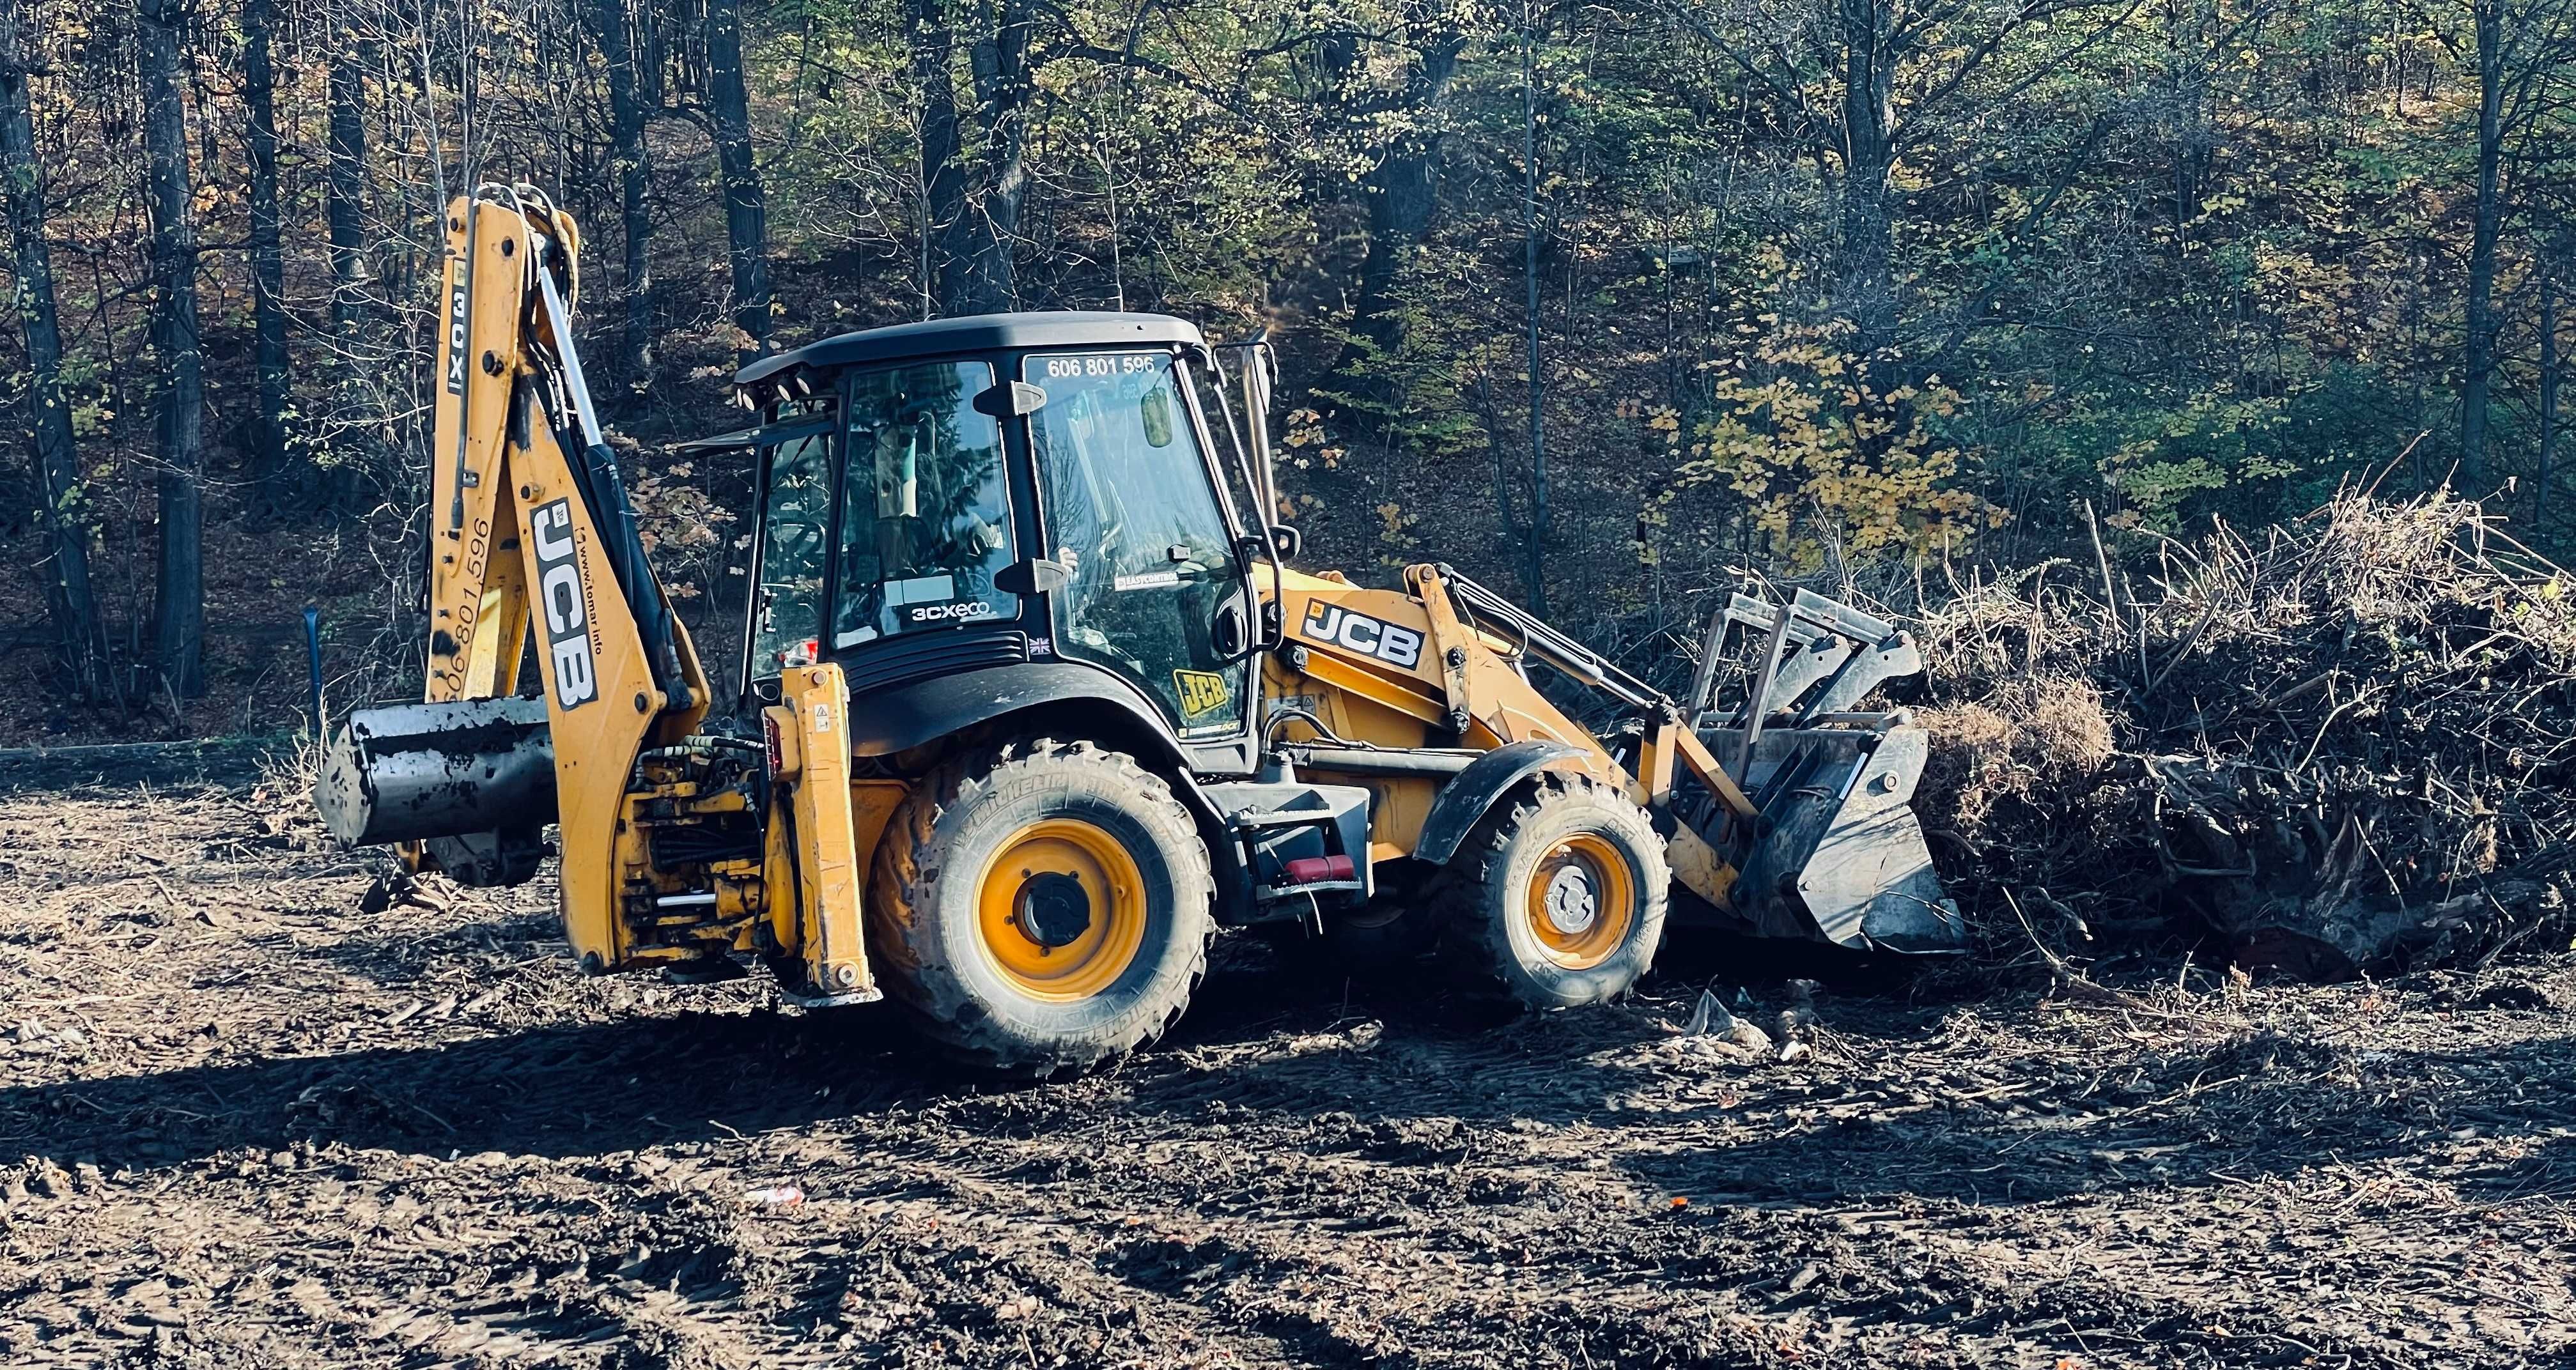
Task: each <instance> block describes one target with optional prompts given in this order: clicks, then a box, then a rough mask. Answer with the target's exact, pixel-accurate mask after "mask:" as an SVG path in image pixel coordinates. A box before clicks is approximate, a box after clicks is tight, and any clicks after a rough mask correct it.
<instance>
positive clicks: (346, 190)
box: [323, 23, 368, 367]
mask: <svg viewBox="0 0 2576 1370" xmlns="http://www.w3.org/2000/svg"><path fill="white" fill-rule="evenodd" d="M360 47H361V44H360V42H359V40H358V37H357V35H356V34H354V33H352V32H351V31H350V29H349V27H348V26H347V25H346V24H345V23H344V24H343V25H342V26H341V27H340V29H339V31H338V32H337V33H336V34H335V35H334V36H333V41H332V46H331V73H330V91H329V95H328V100H329V105H330V109H329V112H328V121H329V125H330V127H329V130H328V138H327V150H326V154H325V156H324V162H325V167H324V183H325V184H324V190H325V192H326V193H325V195H324V197H323V219H324V231H325V233H326V234H327V235H328V236H329V238H330V240H331V332H332V335H333V337H334V340H335V342H336V345H337V346H338V347H339V348H340V349H341V357H340V364H341V365H342V366H343V367H346V366H348V365H350V364H351V363H353V362H354V361H355V359H356V358H355V350H356V343H357V334H358V325H359V322H360V320H361V319H362V318H363V317H364V316H365V313H366V290H367V284H368V281H367V258H366V246H367V235H366V190H367V124H366V98H367V86H366V74H365V72H364V70H363V69H362V68H361V66H360V63H361V62H362V61H363V60H364V54H363V53H362V52H361V51H360V50H359V49H360Z"/></svg>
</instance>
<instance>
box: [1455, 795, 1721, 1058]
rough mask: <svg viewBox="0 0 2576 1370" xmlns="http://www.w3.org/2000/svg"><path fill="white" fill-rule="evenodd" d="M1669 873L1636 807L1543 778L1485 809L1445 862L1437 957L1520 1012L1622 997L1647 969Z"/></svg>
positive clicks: (1658, 936)
mask: <svg viewBox="0 0 2576 1370" xmlns="http://www.w3.org/2000/svg"><path fill="white" fill-rule="evenodd" d="M1671 884H1672V868H1671V865H1670V863H1669V862H1667V861H1666V859H1665V857H1664V844H1663V839H1662V838H1660V837H1658V836H1657V835H1656V833H1655V827H1654V824H1653V822H1652V821H1650V820H1649V819H1648V818H1647V817H1646V811H1645V810H1643V809H1641V808H1638V807H1637V806H1636V804H1634V803H1632V802H1631V801H1630V800H1629V799H1628V798H1627V797H1626V796H1625V795H1622V794H1620V793H1618V792H1617V791H1615V790H1612V789H1610V788H1609V787H1608V786H1605V785H1601V784H1598V783H1596V782H1594V781H1591V780H1588V779H1585V778H1583V777H1580V776H1556V775H1551V776H1547V777H1545V778H1543V779H1541V780H1540V781H1539V782H1538V784H1537V785H1536V786H1535V787H1533V788H1531V789H1528V790H1525V791H1523V792H1521V793H1519V794H1516V795H1514V796H1512V797H1510V798H1508V799H1506V800H1504V801H1503V802H1502V803H1500V804H1497V805H1496V806H1495V807H1494V811H1493V812H1491V813H1489V814H1487V815H1486V816H1485V818H1484V821H1482V822H1481V823H1479V824H1477V826H1476V829H1475V831H1474V832H1473V833H1472V834H1470V835H1469V837H1468V839H1467V842H1466V843H1465V844H1464V845H1462V846H1461V847H1460V848H1459V849H1458V854H1457V855H1456V856H1454V857H1452V858H1450V862H1449V867H1448V869H1447V870H1446V871H1445V872H1444V873H1443V879H1442V881H1441V893H1440V916H1441V936H1442V942H1443V950H1444V952H1445V954H1446V955H1447V956H1448V957H1449V958H1450V959H1451V960H1452V961H1453V962H1454V963H1456V965H1457V966H1458V968H1459V969H1460V970H1462V971H1463V972H1465V973H1466V975H1467V976H1468V978H1469V980H1470V982H1471V983H1473V984H1476V985H1478V986H1480V987H1482V988H1487V989H1491V990H1493V991H1495V992H1498V993H1499V994H1500V995H1501V996H1502V997H1504V998H1505V999H1508V1000H1510V1001H1511V1002H1513V1003H1515V1004H1518V1005H1519V1006H1521V1007H1522V1008H1525V1009H1531V1010H1540V1011H1544V1010H1551V1009H1564V1008H1577V1007H1580V1006H1582V1005H1585V1004H1597V1003H1602V1002H1605V1001H1607V1000H1610V999H1613V998H1616V997H1617V996H1619V995H1620V994H1622V993H1625V992H1626V991H1627V989H1628V987H1629V986H1630V985H1633V984H1635V983H1636V981H1637V978H1638V977H1639V976H1641V975H1644V974H1645V973H1646V971H1647V969H1648V968H1650V967H1651V966H1653V965H1654V961H1655V949H1656V948H1657V947H1658V946H1659V945H1661V944H1662V942H1663V936H1664V909H1665V904H1666V899H1667V895H1668V892H1669V889H1670V886H1671Z"/></svg>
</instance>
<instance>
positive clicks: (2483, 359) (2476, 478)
mask: <svg viewBox="0 0 2576 1370" xmlns="http://www.w3.org/2000/svg"><path fill="white" fill-rule="evenodd" d="M2472 10H2473V12H2474V16H2475V20H2476V25H2477V31H2478V198H2477V212H2476V218H2475V221H2474V223H2473V225H2472V227H2471V230H2470V236H2469V300H2468V325H2469V337H2468V358H2467V366H2466V368H2465V370H2464V374H2463V375H2462V377H2461V381H2460V482H2461V484H2462V485H2463V486H2465V487H2466V489H2467V493H2469V494H2471V495H2481V494H2484V493H2486V483H2487V476H2486V457H2487V392H2488V389H2489V384H2490V382H2491V381H2492V379H2493V377H2494V375H2495V335H2496V325H2495V274H2496V239H2497V238H2498V237H2499V236H2500V235H2501V234H2502V232H2503V228H2504V206H2503V205H2502V204H2501V203H2500V196H2499V193H2498V187H2497V173H2498V170H2499V166H2500V164H2501V162H2502V161H2503V154H2504V129H2503V118H2502V116H2503V111H2504V77H2505V72H2504V0H2473V4H2472Z"/></svg>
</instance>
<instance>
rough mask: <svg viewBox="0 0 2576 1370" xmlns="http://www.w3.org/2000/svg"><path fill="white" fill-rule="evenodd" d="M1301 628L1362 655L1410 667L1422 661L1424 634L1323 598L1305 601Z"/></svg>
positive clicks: (1409, 668)
mask: <svg viewBox="0 0 2576 1370" xmlns="http://www.w3.org/2000/svg"><path fill="white" fill-rule="evenodd" d="M1298 631H1300V632H1302V633H1304V634H1305V635H1306V636H1307V637H1310V638H1313V639H1314V640H1316V641H1317V642H1329V643H1331V644H1333V645H1335V646H1337V647H1348V648H1350V649H1351V650H1352V651H1354V652H1357V653H1359V654H1360V655H1362V656H1373V657H1376V658H1377V659H1378V660H1380V661H1383V662H1385V663H1386V664H1388V665H1390V666H1402V667H1404V668H1405V669H1407V670H1411V669H1412V668H1413V666H1414V664H1415V663H1416V662H1419V661H1421V660H1422V634H1420V633H1417V632H1415V631H1413V630H1412V629H1411V628H1399V627H1397V626H1395V625H1394V624H1392V623H1381V622H1379V621H1378V620H1376V619H1373V618H1370V617H1369V616H1368V615H1366V614H1355V613H1352V612H1351V611H1350V610H1348V609H1345V608H1343V607H1341V606H1340V605H1338V604H1327V603H1325V602H1324V601H1322V600H1320V599H1310V600H1308V601H1306V622H1305V626H1304V627H1302V628H1300V629H1299V630H1298Z"/></svg>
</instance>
